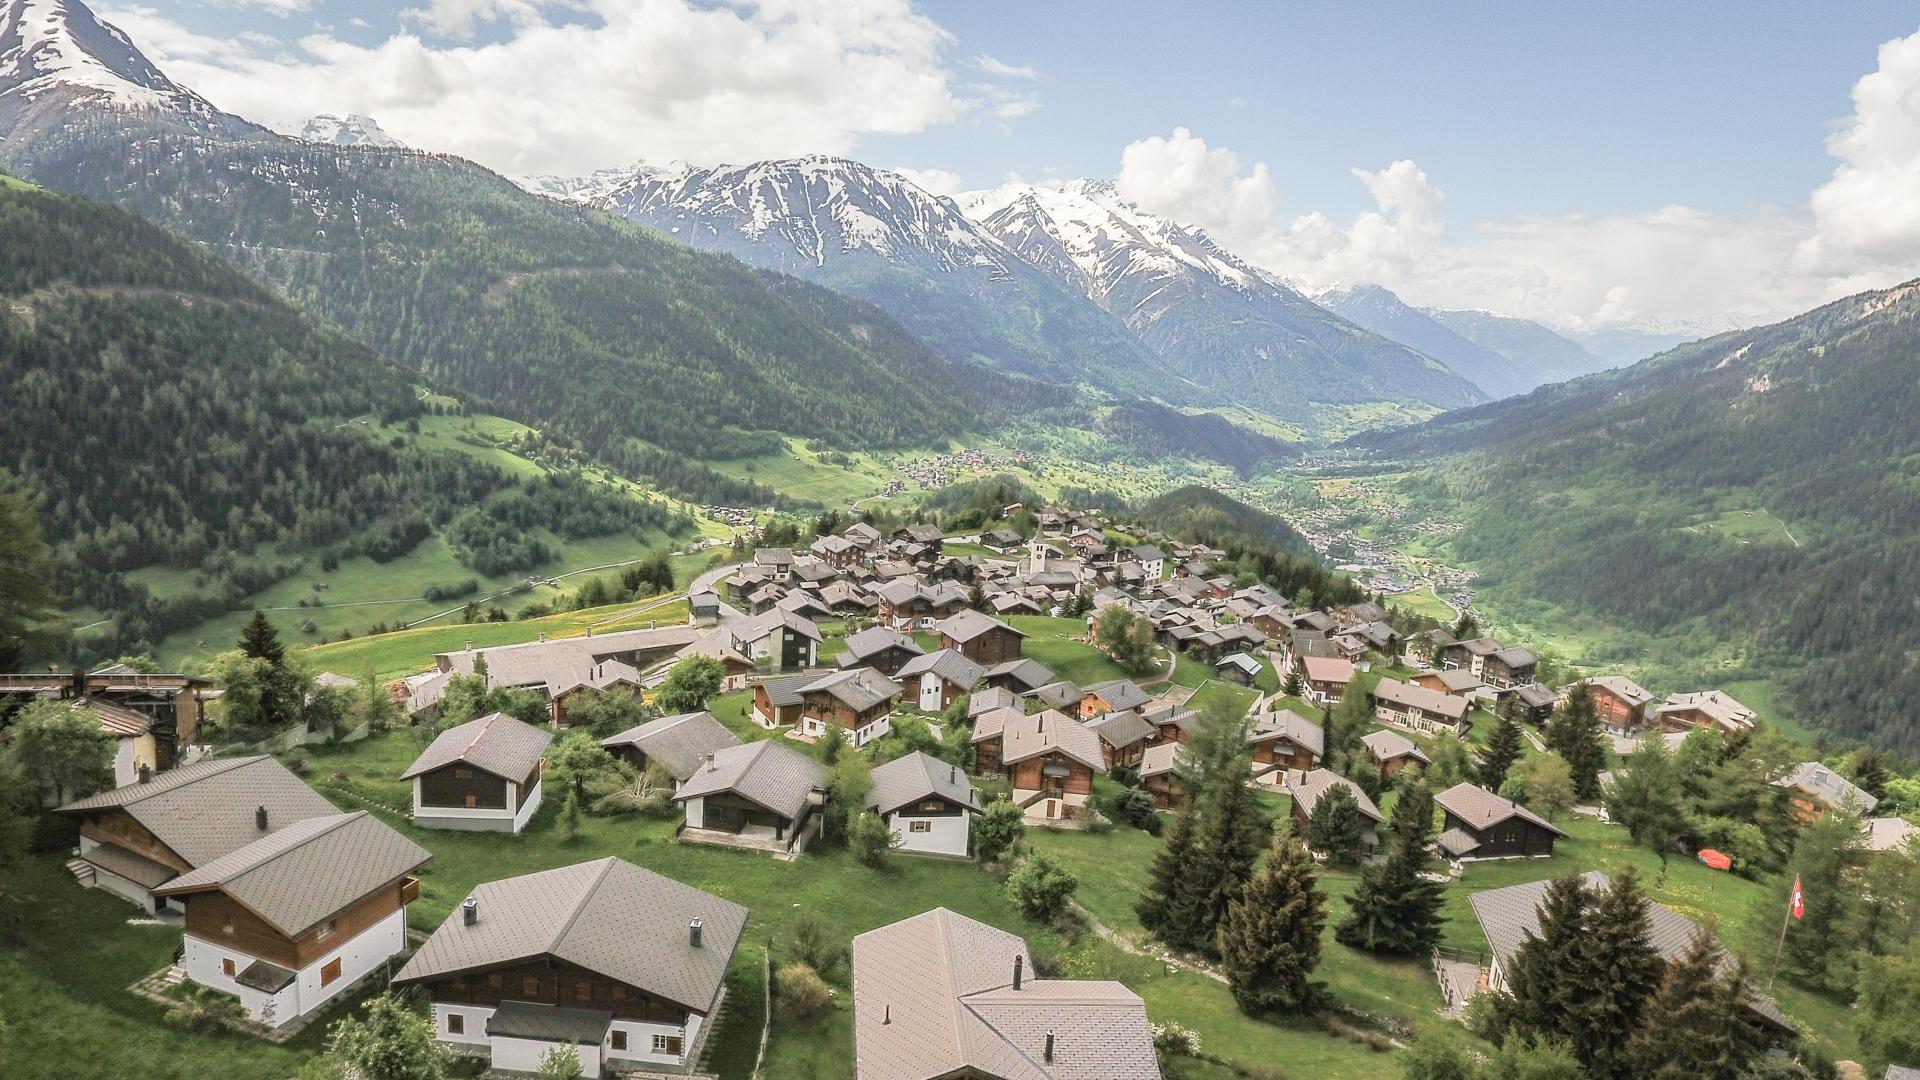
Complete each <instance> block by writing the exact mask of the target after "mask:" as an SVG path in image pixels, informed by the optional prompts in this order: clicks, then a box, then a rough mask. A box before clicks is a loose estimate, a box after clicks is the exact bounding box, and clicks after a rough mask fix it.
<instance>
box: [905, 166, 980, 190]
mask: <svg viewBox="0 0 1920 1080" xmlns="http://www.w3.org/2000/svg"><path fill="white" fill-rule="evenodd" d="M889 171H891V172H895V173H898V174H900V175H901V176H903V177H905V178H906V179H907V182H908V183H910V184H912V185H913V186H914V187H917V188H919V189H920V190H922V191H924V192H927V193H928V194H930V195H958V194H960V192H962V191H964V190H966V187H965V185H964V184H962V183H961V181H960V174H959V173H957V172H953V171H951V170H948V169H907V168H900V167H895V168H893V169H891V170H889Z"/></svg>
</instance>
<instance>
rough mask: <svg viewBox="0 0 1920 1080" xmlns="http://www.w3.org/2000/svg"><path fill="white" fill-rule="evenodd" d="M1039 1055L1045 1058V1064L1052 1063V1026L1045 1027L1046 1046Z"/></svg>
mask: <svg viewBox="0 0 1920 1080" xmlns="http://www.w3.org/2000/svg"><path fill="white" fill-rule="evenodd" d="M1041 1057H1042V1058H1043V1059H1044V1060H1045V1062H1046V1064H1048V1065H1051V1064H1053V1029H1052V1028H1048V1029H1047V1048H1046V1050H1045V1051H1044V1052H1043V1053H1042V1055H1041Z"/></svg>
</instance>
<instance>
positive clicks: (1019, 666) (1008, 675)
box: [986, 657, 1054, 694]
mask: <svg viewBox="0 0 1920 1080" xmlns="http://www.w3.org/2000/svg"><path fill="white" fill-rule="evenodd" d="M1053 681H1054V678H1053V672H1052V671H1051V670H1050V669H1049V668H1048V667H1047V666H1046V665H1045V664H1042V663H1040V662H1039V661H1038V660H1029V659H1027V658H1026V657H1021V658H1020V659H1018V660H1006V661H1002V662H1001V663H998V664H994V665H992V666H991V667H989V668H987V675H986V682H987V685H988V686H993V687H1000V688H1003V689H1006V690H1010V691H1012V692H1013V693H1016V694H1026V693H1031V692H1032V691H1035V690H1038V689H1040V688H1041V687H1043V686H1046V685H1047V684H1049V683H1051V682H1053Z"/></svg>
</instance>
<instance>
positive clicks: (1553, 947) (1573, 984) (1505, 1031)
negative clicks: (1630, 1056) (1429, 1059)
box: [1494, 872, 1593, 1041]
mask: <svg viewBox="0 0 1920 1080" xmlns="http://www.w3.org/2000/svg"><path fill="white" fill-rule="evenodd" d="M1592 902H1593V896H1592V894H1591V893H1590V892H1589V891H1588V889H1587V886H1586V882H1585V881H1584V880H1582V879H1581V877H1580V875H1579V874H1577V873H1572V872H1569V873H1566V874H1563V875H1561V876H1559V877H1557V878H1554V879H1553V880H1552V881H1551V882H1549V883H1548V885H1547V892H1546V896H1545V897H1543V898H1542V899H1541V902H1540V930H1539V932H1538V933H1529V934H1528V935H1527V937H1526V940H1525V941H1522V942H1521V943H1520V947H1519V948H1518V949H1516V950H1514V954H1513V962H1512V963H1511V964H1509V965H1507V992H1506V994H1504V995H1502V997H1500V998H1498V999H1496V1001H1495V1006H1494V1034H1495V1035H1496V1037H1497V1040H1500V1041H1504V1040H1505V1039H1510V1038H1515V1037H1519V1038H1522V1039H1566V1038H1568V1037H1569V1036H1570V1035H1571V1034H1572V1032H1573V1030H1574V1019H1573V1017H1574V1010H1575V1009H1576V1007H1577V1006H1578V1004H1579V1000H1580V993H1581V991H1582V988H1584V987H1586V986H1589V985H1591V980H1588V979H1587V978H1586V977H1585V974H1584V965H1585V963H1586V952H1585V949H1584V947H1583V946H1582V943H1581V942H1582V938H1583V937H1584V936H1585V934H1586V927H1587V912H1588V910H1589V909H1590V908H1591V906H1592Z"/></svg>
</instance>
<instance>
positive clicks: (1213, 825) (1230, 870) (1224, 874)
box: [1183, 781, 1273, 952]
mask: <svg viewBox="0 0 1920 1080" xmlns="http://www.w3.org/2000/svg"><path fill="white" fill-rule="evenodd" d="M1272 835H1273V829H1272V826H1271V825H1270V824H1269V823H1268V821H1267V816H1266V813H1265V812H1264V811H1263V810H1262V809H1261V807H1260V804H1259V802H1257V801H1256V800H1255V799H1254V797H1253V792H1251V791H1249V790H1248V789H1247V784H1246V782H1245V781H1236V782H1230V783H1223V784H1220V785H1219V787H1218V790H1216V791H1215V792H1214V793H1213V797H1212V798H1211V799H1209V800H1208V801H1207V805H1206V807H1205V810H1204V811H1203V816H1202V819H1201V828H1200V831H1199V832H1198V833H1197V834H1196V837H1197V838H1196V840H1195V843H1194V848H1193V857H1192V858H1191V859H1190V860H1189V864H1190V869H1191V872H1190V874H1189V876H1188V878H1187V880H1186V881H1185V882H1184V883H1183V885H1184V887H1186V888H1188V889H1191V890H1193V892H1192V896H1193V900H1194V907H1195V915H1196V922H1195V923H1194V925H1193V927H1192V937H1191V940H1192V941H1193V943H1194V945H1195V946H1196V947H1198V948H1201V949H1203V950H1206V951H1209V952H1211V951H1212V949H1213V946H1214V938H1215V934H1214V931H1215V930H1217V929H1218V928H1219V926H1220V920H1221V919H1222V918H1224V917H1225V916H1226V914H1227V906H1228V905H1229V904H1231V903H1232V902H1233V901H1235V900H1237V899H1239V897H1240V892H1241V890H1242V889H1243V888H1245V887H1246V884H1247V881H1248V880H1249V879H1251V878H1252V877H1253V866H1254V863H1255V862H1256V861H1257V860H1258V859H1259V858H1260V849H1261V848H1262V847H1264V846H1266V844H1267V842H1268V840H1269V839H1270V838H1271V837H1272Z"/></svg>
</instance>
